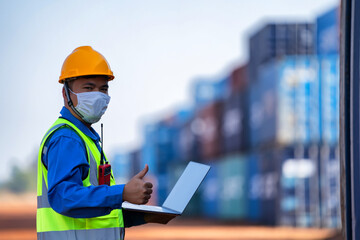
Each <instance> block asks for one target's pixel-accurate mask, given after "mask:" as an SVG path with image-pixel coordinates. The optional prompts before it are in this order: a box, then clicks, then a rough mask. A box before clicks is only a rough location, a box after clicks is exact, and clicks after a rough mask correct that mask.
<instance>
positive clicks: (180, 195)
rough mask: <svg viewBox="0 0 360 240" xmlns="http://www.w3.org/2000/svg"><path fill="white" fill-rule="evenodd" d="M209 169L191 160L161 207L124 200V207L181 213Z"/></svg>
mask: <svg viewBox="0 0 360 240" xmlns="http://www.w3.org/2000/svg"><path fill="white" fill-rule="evenodd" d="M209 170H210V166H208V165H205V164H201V163H197V162H189V163H188V165H187V166H186V168H185V170H184V172H183V173H182V174H181V176H180V178H179V179H178V181H177V182H176V184H175V186H174V187H173V189H172V190H171V192H170V194H169V195H168V197H167V198H166V199H165V202H164V203H163V205H162V206H161V207H160V206H151V205H137V204H132V203H129V202H123V203H122V208H123V209H125V210H129V211H138V212H150V213H161V214H171V215H177V216H178V215H181V214H182V213H183V211H184V209H185V207H186V206H187V205H188V203H189V202H190V199H191V198H192V196H193V195H194V193H195V192H196V190H197V189H198V188H199V186H200V184H201V182H202V181H203V180H204V178H205V176H206V175H207V173H208V172H209Z"/></svg>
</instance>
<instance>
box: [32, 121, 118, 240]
mask: <svg viewBox="0 0 360 240" xmlns="http://www.w3.org/2000/svg"><path fill="white" fill-rule="evenodd" d="M61 127H70V128H71V129H73V130H74V131H75V132H76V133H77V134H78V135H79V136H80V137H81V139H82V140H83V142H84V143H85V146H86V151H87V159H88V161H89V165H90V168H89V173H88V176H87V177H86V179H85V180H83V186H84V187H88V186H91V185H92V186H97V185H98V177H97V172H98V167H99V165H100V152H99V150H98V148H97V147H96V144H95V143H94V142H93V140H92V139H91V138H89V137H88V136H86V135H85V134H84V133H83V132H81V131H80V129H78V128H77V127H76V126H75V125H74V124H72V123H71V122H69V121H68V120H66V119H63V118H59V119H58V120H57V121H56V122H55V123H54V124H53V125H52V127H51V128H50V129H49V130H48V131H47V133H46V134H45V136H44V138H43V140H42V142H41V146H40V150H39V157H38V176H37V212H36V229H37V237H38V240H48V239H51V240H66V239H68V240H70V239H71V240H74V239H86V240H93V239H94V240H95V239H96V240H98V239H106V240H113V239H116V240H119V239H121V240H122V239H124V235H125V229H124V221H123V215H122V211H121V209H114V210H113V211H111V213H110V214H109V215H105V216H100V217H94V218H72V217H67V216H64V215H61V214H59V213H57V212H55V211H54V210H53V209H52V208H51V206H50V204H49V201H48V195H47V193H48V178H47V174H48V170H47V169H46V167H45V166H44V164H43V163H42V161H41V157H42V154H43V152H45V151H46V149H44V145H45V143H46V140H47V139H48V138H49V136H51V135H52V133H54V131H56V130H57V129H59V128H61ZM114 184H115V180H114V177H113V174H112V173H111V182H110V185H114Z"/></svg>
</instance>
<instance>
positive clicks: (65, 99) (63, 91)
mask: <svg viewBox="0 0 360 240" xmlns="http://www.w3.org/2000/svg"><path fill="white" fill-rule="evenodd" d="M62 96H63V99H64V106H67V105H68V103H67V98H66V94H65V87H63V88H62Z"/></svg>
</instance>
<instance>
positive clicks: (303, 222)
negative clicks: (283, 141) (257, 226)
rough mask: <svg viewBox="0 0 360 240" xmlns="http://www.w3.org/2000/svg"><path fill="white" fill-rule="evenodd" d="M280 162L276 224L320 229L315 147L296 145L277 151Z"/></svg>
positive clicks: (317, 160)
mask: <svg viewBox="0 0 360 240" xmlns="http://www.w3.org/2000/svg"><path fill="white" fill-rule="evenodd" d="M275 155H276V156H277V157H278V158H279V160H280V161H281V164H282V166H281V204H280V210H281V211H280V214H281V216H280V221H279V224H281V225H287V226H297V227H319V226H320V199H319V197H320V196H319V172H318V163H319V150H318V145H316V144H312V145H308V146H304V145H296V146H292V147H286V148H282V149H278V150H276V154H275Z"/></svg>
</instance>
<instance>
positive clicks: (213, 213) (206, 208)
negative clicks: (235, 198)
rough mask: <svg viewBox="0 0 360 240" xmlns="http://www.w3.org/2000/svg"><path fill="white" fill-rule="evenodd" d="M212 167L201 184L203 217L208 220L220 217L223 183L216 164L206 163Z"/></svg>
mask: <svg viewBox="0 0 360 240" xmlns="http://www.w3.org/2000/svg"><path fill="white" fill-rule="evenodd" d="M206 164H207V165H210V166H211V168H210V171H209V173H208V174H207V175H206V178H205V179H204V182H203V183H202V184H201V185H202V186H201V209H202V215H203V216H205V217H208V218H217V217H218V216H219V198H220V194H219V193H220V191H221V187H222V186H221V185H220V184H221V183H220V179H219V169H218V164H217V163H216V162H210V163H206Z"/></svg>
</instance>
